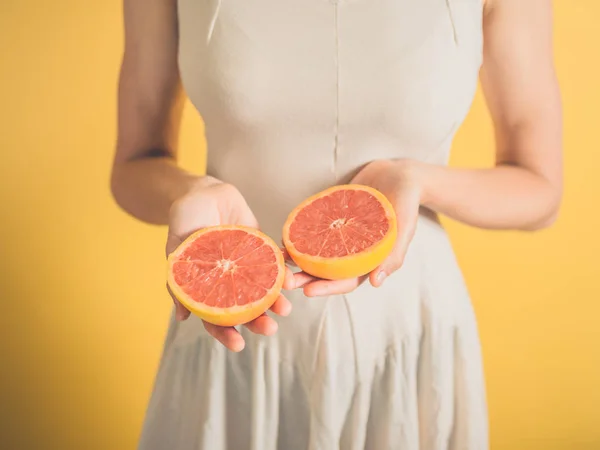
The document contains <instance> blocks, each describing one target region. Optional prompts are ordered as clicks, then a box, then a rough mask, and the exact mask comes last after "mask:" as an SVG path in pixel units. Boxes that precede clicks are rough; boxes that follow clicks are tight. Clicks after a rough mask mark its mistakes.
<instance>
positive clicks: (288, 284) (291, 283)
mask: <svg viewBox="0 0 600 450" xmlns="http://www.w3.org/2000/svg"><path fill="white" fill-rule="evenodd" d="M282 287H283V289H285V290H286V291H291V290H292V289H295V288H296V280H295V278H294V273H293V272H292V271H291V270H290V268H289V267H287V266H286V268H285V278H284V279H283V286H282Z"/></svg>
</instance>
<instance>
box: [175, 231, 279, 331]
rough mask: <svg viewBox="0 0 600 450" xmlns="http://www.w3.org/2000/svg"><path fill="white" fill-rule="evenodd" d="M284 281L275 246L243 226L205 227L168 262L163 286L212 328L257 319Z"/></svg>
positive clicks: (193, 235) (256, 232)
mask: <svg viewBox="0 0 600 450" xmlns="http://www.w3.org/2000/svg"><path fill="white" fill-rule="evenodd" d="M284 277H285V263H284V259H283V254H282V252H281V250H280V249H279V247H278V246H277V245H276V244H275V242H274V241H273V240H272V239H271V238H270V237H268V236H267V235H265V234H264V233H262V232H260V231H258V230H256V229H252V228H247V227H242V226H233V225H226V226H225V225H223V226H215V227H208V228H203V229H202V230H199V231H197V232H195V233H194V234H192V235H191V236H190V237H189V238H187V239H186V240H185V241H184V242H183V243H182V244H181V245H180V246H179V247H178V248H177V249H176V250H175V251H174V252H173V253H171V254H170V255H169V257H168V273H167V284H168V286H169V288H170V290H171V292H172V293H173V295H174V296H175V297H176V298H177V299H178V300H179V301H180V302H181V303H182V304H183V306H185V307H186V308H187V309H189V310H190V311H191V312H193V313H194V314H196V315H197V316H198V317H200V318H201V319H203V320H205V321H207V322H210V323H212V324H215V325H221V326H235V325H240V324H243V323H247V322H250V321H251V320H253V319H256V318H257V317H258V316H260V315H261V314H262V313H264V312H265V311H266V310H267V309H269V308H270V307H271V305H273V303H275V300H277V298H278V297H279V294H280V292H281V287H282V285H283V280H284Z"/></svg>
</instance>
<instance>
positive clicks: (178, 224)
mask: <svg viewBox="0 0 600 450" xmlns="http://www.w3.org/2000/svg"><path fill="white" fill-rule="evenodd" d="M214 225H244V226H247V227H252V228H258V222H257V220H256V218H255V217H254V214H253V213H252V211H251V210H250V208H249V206H248V204H247V203H246V201H245V200H244V198H243V196H242V195H241V194H240V192H239V191H238V190H237V189H236V188H235V187H233V186H232V185H229V184H226V183H222V182H219V181H217V180H214V179H211V178H204V179H202V180H201V181H200V182H199V184H198V186H197V187H196V188H194V189H192V190H190V192H189V193H188V194H186V195H185V196H184V197H182V198H180V199H179V200H178V201H176V202H175V203H174V204H173V206H172V208H171V211H170V220H169V234H168V238H167V246H166V251H167V255H169V254H170V253H172V252H173V251H174V250H175V249H176V248H177V247H178V246H179V245H180V244H181V243H182V242H183V241H184V240H185V239H186V238H187V237H188V236H189V235H191V234H192V233H194V232H195V231H197V230H199V229H201V228H205V227H209V226H214ZM292 286H293V275H292V273H291V271H290V270H289V269H288V268H286V277H285V282H284V288H285V289H290V288H291V287H292ZM167 289H168V287H167ZM169 294H170V295H171V298H172V299H173V303H174V304H175V317H176V319H177V320H179V321H182V320H186V319H187V318H188V317H189V316H190V311H188V310H187V309H186V308H185V307H184V306H183V305H182V304H181V303H180V302H179V301H178V300H177V299H176V298H175V296H174V295H173V293H172V292H171V291H170V290H169ZM291 309H292V305H291V303H290V302H289V300H288V299H286V298H285V297H284V296H283V295H280V296H279V298H278V299H277V300H276V301H275V303H274V304H273V306H271V311H272V312H274V313H275V314H278V315H280V316H287V315H288V314H289V313H290V311H291ZM203 324H204V328H205V329H206V331H207V332H208V333H209V334H210V335H211V336H213V337H214V338H215V339H217V340H218V341H219V342H221V343H222V344H223V345H224V346H225V347H227V348H228V349H230V350H232V351H240V350H242V349H243V348H244V345H245V342H244V338H243V337H242V335H241V334H240V333H239V332H238V331H237V330H236V329H235V328H234V327H221V326H217V325H213V324H211V323H208V322H205V321H203ZM244 326H245V327H246V328H248V330H250V331H252V332H253V333H257V334H263V335H265V336H270V335H272V334H274V333H275V332H276V331H277V322H275V320H273V318H271V317H269V316H268V315H267V314H266V313H265V314H263V315H261V316H259V317H258V318H256V319H254V320H253V321H251V322H248V323H246V324H244Z"/></svg>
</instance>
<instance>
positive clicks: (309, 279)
mask: <svg viewBox="0 0 600 450" xmlns="http://www.w3.org/2000/svg"><path fill="white" fill-rule="evenodd" d="M351 183H353V184H361V185H365V186H370V187H372V188H374V189H377V190H378V191H380V192H381V193H382V194H383V195H385V196H386V197H387V198H388V200H389V201H390V202H391V204H392V205H393V206H394V209H395V211H396V218H397V224H398V238H397V240H396V244H395V246H394V249H393V250H392V253H391V254H390V255H389V256H388V257H387V259H386V260H385V261H384V262H383V263H382V264H381V265H380V266H379V267H377V268H376V269H375V270H373V271H372V272H371V273H369V274H367V275H364V276H362V277H359V278H350V279H346V280H335V281H331V280H323V279H319V278H315V277H313V276H311V275H309V274H307V273H305V272H298V273H296V274H294V287H295V288H302V289H303V290H304V294H305V295H306V296H308V297H317V296H327V295H336V294H347V293H349V292H351V291H353V290H354V289H356V288H357V287H358V286H360V285H361V284H362V283H363V282H364V281H366V280H367V279H369V280H370V282H371V284H372V285H373V286H375V287H379V286H381V285H382V284H383V282H384V281H385V279H386V278H387V277H388V276H389V275H391V274H392V273H394V272H395V271H396V270H398V269H399V268H400V267H401V266H402V263H403V262H404V256H405V255H406V251H407V250H408V246H409V244H410V242H411V240H412V238H413V236H414V233H415V229H416V225H417V219H418V216H419V206H420V201H421V187H420V183H419V180H418V177H417V176H416V173H415V171H414V170H413V166H412V164H411V163H410V162H408V161H390V160H377V161H373V162H371V163H369V164H367V165H366V166H364V167H363V168H362V169H361V170H360V172H359V173H358V174H357V175H356V176H355V177H354V179H353V180H352V181H351ZM286 256H287V255H286Z"/></svg>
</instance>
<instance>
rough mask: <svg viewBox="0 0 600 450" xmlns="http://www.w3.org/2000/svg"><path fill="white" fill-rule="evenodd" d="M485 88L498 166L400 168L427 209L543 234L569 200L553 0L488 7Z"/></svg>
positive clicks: (500, 0) (494, 2)
mask: <svg viewBox="0 0 600 450" xmlns="http://www.w3.org/2000/svg"><path fill="white" fill-rule="evenodd" d="M484 39H485V40H484V62H483V67H482V72H481V81H482V86H483V90H484V93H485V97H486V100H487V103H488V106H489V110H490V113H491V116H492V119H493V122H494V128H495V132H496V148H497V150H496V151H497V154H496V167H494V168H491V169H480V170H470V169H454V168H446V167H440V166H433V165H428V164H420V163H413V162H406V161H400V162H398V164H399V165H400V167H401V170H406V173H407V174H408V176H409V177H415V180H416V181H417V182H418V184H420V186H421V195H422V200H421V203H422V204H423V205H424V206H426V207H428V208H429V209H432V210H434V211H436V212H440V213H443V214H445V215H447V216H449V217H451V218H453V219H456V220H459V221H461V222H465V223H467V224H469V225H473V226H477V227H481V228H492V229H520V230H537V229H540V228H543V227H546V226H548V225H550V224H551V223H552V222H553V221H554V219H555V218H556V215H557V212H558V208H559V204H560V198H561V194H562V111H561V102H560V94H559V88H558V83H557V80H556V76H555V72H554V67H553V55H552V11H551V2H550V0H529V1H525V2H524V1H522V0H487V1H486V13H485V17H484Z"/></svg>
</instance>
